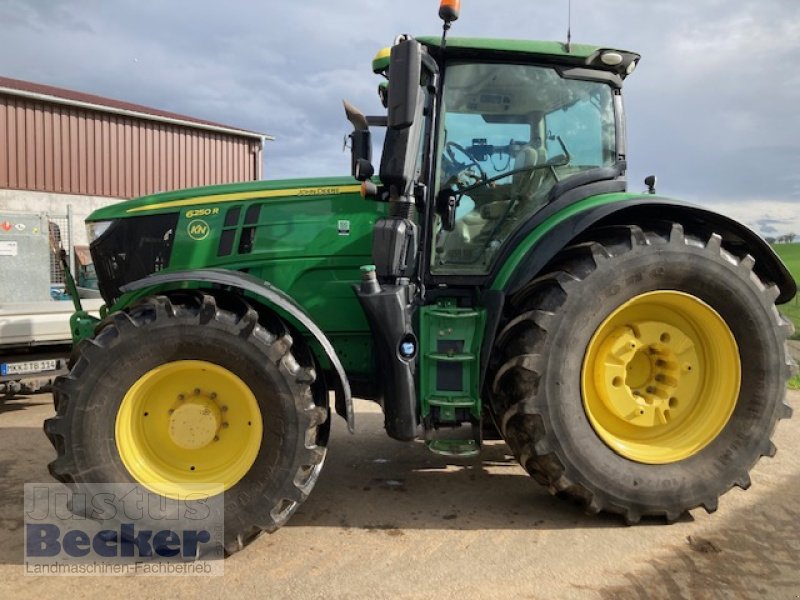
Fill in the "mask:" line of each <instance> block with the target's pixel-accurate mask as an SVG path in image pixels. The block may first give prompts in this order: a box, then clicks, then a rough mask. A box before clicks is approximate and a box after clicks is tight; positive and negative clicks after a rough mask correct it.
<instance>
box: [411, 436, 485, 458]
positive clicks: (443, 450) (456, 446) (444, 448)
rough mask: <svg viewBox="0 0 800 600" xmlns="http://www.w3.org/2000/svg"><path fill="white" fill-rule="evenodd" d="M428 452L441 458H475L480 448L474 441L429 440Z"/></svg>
mask: <svg viewBox="0 0 800 600" xmlns="http://www.w3.org/2000/svg"><path fill="white" fill-rule="evenodd" d="M425 444H426V445H427V446H428V450H430V451H431V452H433V453H434V454H441V455H443V456H477V455H478V454H479V453H480V451H481V447H480V445H479V444H478V442H476V441H475V440H430V441H428V442H425Z"/></svg>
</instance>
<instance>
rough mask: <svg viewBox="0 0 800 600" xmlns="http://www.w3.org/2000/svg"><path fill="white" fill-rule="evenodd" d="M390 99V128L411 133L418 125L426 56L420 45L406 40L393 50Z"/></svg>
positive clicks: (390, 67) (388, 101) (390, 71)
mask: <svg viewBox="0 0 800 600" xmlns="http://www.w3.org/2000/svg"><path fill="white" fill-rule="evenodd" d="M389 60H390V62H389V90H388V92H389V93H388V98H387V109H388V125H389V127H390V128H391V129H407V128H409V127H411V125H413V124H414V116H415V115H416V112H417V105H418V104H419V96H420V78H421V76H422V53H421V50H420V45H419V42H417V41H416V40H413V39H412V40H406V41H404V42H400V43H399V44H396V45H395V46H392V53H391V56H390V59H389Z"/></svg>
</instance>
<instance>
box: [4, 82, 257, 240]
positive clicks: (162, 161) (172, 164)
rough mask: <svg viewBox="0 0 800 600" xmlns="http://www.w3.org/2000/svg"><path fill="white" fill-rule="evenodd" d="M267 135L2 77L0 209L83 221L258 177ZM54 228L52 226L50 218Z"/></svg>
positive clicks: (77, 233) (76, 230)
mask: <svg viewBox="0 0 800 600" xmlns="http://www.w3.org/2000/svg"><path fill="white" fill-rule="evenodd" d="M271 139H272V138H271V137H270V136H268V135H265V134H262V133H257V132H254V131H247V130H244V129H238V128H235V127H230V126H227V125H222V124H220V123H213V122H211V121H204V120H202V119H196V118H194V117H188V116H185V115H179V114H175V113H170V112H166V111H162V110H158V109H155V108H150V107H147V106H140V105H137V104H131V103H128V102H122V101H119V100H112V99H110V98H103V97H100V96H95V95H92V94H85V93H81V92H76V91H72V90H67V89H62V88H57V87H52V86H49V85H41V84H37V83H31V82H27V81H21V80H18V79H9V78H6V77H0V212H5V211H17V212H43V213H47V214H48V215H52V217H53V219H56V220H57V219H65V218H66V216H67V215H68V214H69V219H68V220H67V222H66V224H67V228H68V229H69V230H70V233H72V234H73V236H74V239H72V240H70V241H71V242H72V243H73V244H80V243H85V241H84V240H85V237H84V231H83V225H82V222H83V219H84V218H85V217H86V216H87V215H88V214H89V213H91V212H92V211H93V210H95V209H96V208H99V207H101V206H105V205H107V204H109V203H112V202H116V201H119V200H121V199H126V198H133V197H136V196H142V195H146V194H152V193H155V192H160V191H167V190H173V189H180V188H187V187H195V186H201V185H211V184H218V183H231V182H234V181H246V180H255V179H261V176H262V152H263V144H264V141H265V140H271ZM56 222H58V221H56Z"/></svg>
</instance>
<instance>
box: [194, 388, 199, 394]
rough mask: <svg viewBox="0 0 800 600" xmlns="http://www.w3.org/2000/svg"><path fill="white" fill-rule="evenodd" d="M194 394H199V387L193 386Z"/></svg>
mask: <svg viewBox="0 0 800 600" xmlns="http://www.w3.org/2000/svg"><path fill="white" fill-rule="evenodd" d="M194 395H195V396H199V395H200V388H194Z"/></svg>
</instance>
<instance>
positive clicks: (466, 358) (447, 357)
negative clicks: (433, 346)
mask: <svg viewBox="0 0 800 600" xmlns="http://www.w3.org/2000/svg"><path fill="white" fill-rule="evenodd" d="M425 358H430V359H431V360H439V361H441V362H471V361H474V360H475V355H474V354H464V353H462V354H442V353H441V352H432V353H430V354H426V355H425Z"/></svg>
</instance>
